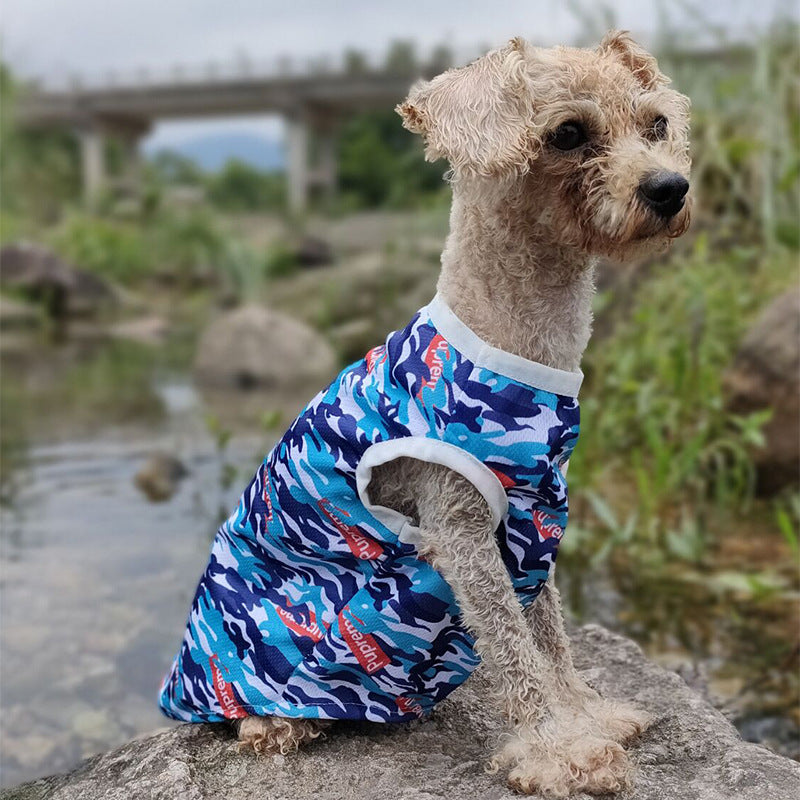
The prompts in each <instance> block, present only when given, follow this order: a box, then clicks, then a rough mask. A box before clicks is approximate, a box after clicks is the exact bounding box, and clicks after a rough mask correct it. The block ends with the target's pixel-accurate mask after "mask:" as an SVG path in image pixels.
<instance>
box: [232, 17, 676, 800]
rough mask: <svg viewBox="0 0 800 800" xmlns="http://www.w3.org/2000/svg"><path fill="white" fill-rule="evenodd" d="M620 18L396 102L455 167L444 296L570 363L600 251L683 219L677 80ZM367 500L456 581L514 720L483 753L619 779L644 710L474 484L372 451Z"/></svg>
mask: <svg viewBox="0 0 800 800" xmlns="http://www.w3.org/2000/svg"><path fill="white" fill-rule="evenodd" d="M668 82H669V81H668V79H667V78H666V77H665V76H664V75H663V74H662V73H661V72H660V71H659V68H658V66H657V64H656V61H655V59H654V58H653V57H652V56H651V55H649V54H648V53H647V52H645V50H643V49H642V48H641V47H640V46H639V45H637V44H636V43H635V42H634V41H633V40H632V39H631V38H630V36H629V35H628V34H627V33H620V32H613V33H610V34H609V35H607V36H606V37H605V38H604V40H603V41H602V43H601V44H600V46H599V47H598V48H597V49H596V50H583V49H573V48H566V47H558V48H554V49H540V48H536V47H532V46H530V45H529V44H527V43H526V42H524V41H523V40H521V39H514V40H513V41H511V42H510V43H509V44H508V45H507V46H506V47H503V48H501V49H499V50H495V51H493V52H490V53H489V54H487V55H485V56H483V57H482V58H480V59H478V60H477V61H475V62H473V63H472V64H470V65H468V66H466V67H463V68H461V69H454V70H449V71H447V72H445V73H444V74H442V75H440V76H439V77H437V78H435V79H433V80H432V81H430V82H427V83H421V84H418V85H416V86H414V87H413V88H412V90H411V93H410V95H409V97H408V99H407V100H406V102H405V103H403V104H402V105H400V106H399V107H398V111H399V113H400V114H401V116H402V118H403V123H404V125H405V127H407V128H408V129H409V130H411V131H414V132H416V133H420V134H422V135H423V136H424V138H425V143H426V155H427V158H428V159H430V160H434V159H438V158H445V159H447V160H448V161H449V163H450V166H451V168H452V177H451V182H452V188H453V205H452V213H451V220H450V234H449V236H448V238H447V244H446V247H445V250H444V253H443V255H442V272H441V276H440V279H439V284H438V291H439V295H440V296H441V297H442V298H443V299H444V301H445V302H446V303H447V305H448V306H449V307H450V309H452V311H453V312H454V313H455V314H456V315H457V316H458V317H459V318H460V320H461V321H462V322H463V323H465V324H466V325H467V326H468V327H469V328H471V329H472V331H474V332H475V333H476V334H477V335H478V336H479V337H481V339H483V340H484V341H485V342H488V343H489V344H491V345H493V346H494V347H496V348H499V349H501V350H503V351H506V352H508V353H512V354H515V355H517V356H520V357H522V358H524V359H528V360H530V361H535V362H539V363H541V364H544V365H547V366H549V367H552V368H555V369H559V370H567V371H577V370H578V369H579V365H580V361H581V355H582V353H583V351H584V349H585V347H586V344H587V341H588V339H589V335H590V329H591V299H592V294H593V267H594V263H595V259H596V257H598V256H607V257H610V258H613V259H617V260H620V261H623V260H625V261H627V260H630V259H633V258H636V257H640V256H642V255H644V254H647V253H651V252H654V251H658V250H662V249H664V248H665V247H666V246H667V245H668V244H669V242H670V241H671V240H672V239H673V238H675V237H677V236H679V235H681V234H682V233H683V232H684V231H685V230H686V228H687V225H688V223H689V213H690V202H689V197H688V196H687V190H688V180H687V179H688V173H689V167H690V160H689V147H688V109H689V102H688V100H687V98H686V97H684V96H682V95H680V94H678V93H677V92H675V91H673V90H671V89H669V88H667V84H668ZM370 493H371V496H372V501H373V502H374V503H375V504H377V505H380V506H385V507H387V508H391V509H396V510H397V511H400V512H402V513H404V514H407V515H409V516H411V517H413V518H414V519H415V520H416V521H417V523H418V526H419V531H420V537H421V538H420V545H419V549H420V553H421V554H422V555H423V556H424V557H425V558H427V559H428V560H429V561H430V562H431V563H432V564H433V565H434V566H435V568H436V569H437V570H438V571H439V572H440V573H441V575H442V576H444V578H445V580H446V581H447V583H448V584H449V586H450V587H451V588H452V592H453V594H454V596H455V598H456V600H457V603H458V606H459V608H460V611H461V614H462V620H463V624H464V625H465V626H466V628H467V630H468V631H469V632H470V633H471V634H472V636H473V637H474V640H475V649H476V651H477V652H478V653H479V654H480V656H481V658H482V659H483V661H484V662H486V663H487V666H488V667H489V669H490V670H491V675H492V680H493V684H494V690H495V694H496V697H497V700H498V702H499V705H500V708H501V709H502V713H503V715H504V717H505V719H506V721H507V724H508V731H509V733H508V736H507V737H506V740H505V742H504V744H503V746H502V749H501V750H500V751H499V752H497V753H496V754H495V755H494V757H493V759H492V762H491V763H492V765H493V767H494V768H495V769H500V768H508V769H509V778H508V780H509V784H510V785H511V786H512V787H513V788H515V789H517V790H519V791H521V792H526V793H532V792H535V791H540V792H541V793H543V794H545V795H547V796H552V797H565V796H567V795H569V794H572V793H575V792H579V791H587V792H592V793H604V792H614V791H618V790H620V789H622V788H623V787H625V786H627V785H628V783H629V781H630V767H629V761H628V758H627V755H626V753H625V751H624V749H623V746H622V745H624V744H625V743H627V742H629V741H631V740H632V739H634V738H635V737H636V736H637V735H638V734H639V733H640V732H641V731H642V730H643V729H644V728H645V727H646V726H647V724H648V716H647V714H646V713H645V712H644V711H641V710H637V709H635V708H631V707H628V706H624V705H621V704H618V703H614V702H610V701H606V700H604V699H602V698H601V697H600V696H599V695H598V694H597V693H596V692H595V691H594V690H593V689H591V688H589V687H588V686H587V685H586V684H585V683H584V682H583V680H582V679H581V678H580V676H579V675H578V674H577V672H576V670H575V669H574V667H573V664H572V659H571V656H570V649H569V644H568V640H567V637H566V635H565V632H564V626H563V622H562V616H561V607H560V600H559V595H558V591H557V590H556V588H555V586H554V585H553V583H552V578H551V579H550V580H549V581H548V583H547V585H546V586H545V588H544V589H543V590H542V592H541V594H540V596H539V598H538V599H537V600H536V602H534V603H533V604H532V605H531V606H530V608H529V609H528V610H527V611H523V608H522V606H521V604H520V602H519V600H518V599H517V596H516V595H515V591H514V588H513V586H512V583H511V579H510V577H509V573H508V571H507V569H506V567H505V565H504V563H503V560H502V558H501V554H500V551H499V548H498V545H497V542H496V539H495V531H494V521H493V516H492V513H491V509H490V508H489V506H488V504H487V502H486V499H485V497H484V495H483V494H481V493H480V492H479V491H477V490H476V488H475V486H474V485H473V483H472V482H470V481H469V480H467V479H466V478H465V477H463V476H462V475H461V474H459V473H458V472H455V471H453V470H451V469H449V468H448V467H445V466H441V465H435V464H430V463H423V462H420V461H416V460H414V459H411V458H407V457H400V458H397V459H396V460H394V461H392V462H390V463H387V464H383V465H381V466H379V467H376V469H375V472H374V475H373V479H372V485H371V489H370ZM325 724H326V723H324V722H320V721H315V720H307V719H306V720H292V719H283V718H279V717H258V716H249V717H246V718H245V719H243V720H242V721H241V723H240V725H239V737H240V740H241V741H242V742H243V743H244V744H247V745H251V746H253V747H254V748H255V749H256V750H258V751H261V750H273V751H274V750H279V751H281V752H286V751H288V750H290V749H294V748H296V747H297V746H299V745H300V744H301V743H302V742H305V741H308V740H311V739H314V738H316V737H317V736H318V735H319V734H320V731H321V729H322V727H323V726H324V725H325Z"/></svg>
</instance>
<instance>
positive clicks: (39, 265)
mask: <svg viewBox="0 0 800 800" xmlns="http://www.w3.org/2000/svg"><path fill="white" fill-rule="evenodd" d="M0 284H2V286H3V287H5V288H8V289H14V290H17V291H21V292H23V293H25V294H26V295H28V296H29V297H30V298H32V299H34V300H36V301H38V302H40V303H42V304H43V305H44V306H45V308H46V309H47V313H48V314H49V316H51V317H53V318H60V317H64V316H68V315H69V316H81V315H88V314H95V313H98V312H100V311H102V310H104V309H106V308H109V307H113V306H116V305H118V304H119V298H118V296H117V294H116V292H115V290H114V289H113V288H112V286H111V285H110V284H109V283H107V282H106V281H104V280H103V279H102V278H99V277H98V276H97V275H94V274H92V273H91V272H87V271H85V270H80V269H76V268H75V267H73V266H71V265H70V264H67V262H66V261H64V260H63V259H61V258H59V256H57V255H56V254H55V253H53V252H52V251H51V250H48V249H47V248H46V247H43V246H42V245H39V244H33V243H31V242H16V243H12V244H7V245H5V246H4V247H3V248H2V249H0Z"/></svg>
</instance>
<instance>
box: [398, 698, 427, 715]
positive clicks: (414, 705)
mask: <svg viewBox="0 0 800 800" xmlns="http://www.w3.org/2000/svg"><path fill="white" fill-rule="evenodd" d="M395 702H396V703H397V707H398V708H399V709H400V710H401V711H402V712H403V713H404V714H414V715H415V716H417V717H423V716H425V711H424V710H423V708H422V706H421V705H420V704H419V703H418V702H417V701H416V700H415V699H414V698H413V697H398V698H397V699H396V700H395Z"/></svg>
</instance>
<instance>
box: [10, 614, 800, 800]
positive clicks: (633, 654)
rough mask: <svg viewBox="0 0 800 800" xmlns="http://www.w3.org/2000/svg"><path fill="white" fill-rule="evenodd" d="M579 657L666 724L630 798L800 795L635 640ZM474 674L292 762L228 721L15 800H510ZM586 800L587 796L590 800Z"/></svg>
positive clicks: (789, 778) (159, 736) (603, 641)
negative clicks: (412, 712) (448, 691)
mask: <svg viewBox="0 0 800 800" xmlns="http://www.w3.org/2000/svg"><path fill="white" fill-rule="evenodd" d="M574 648H575V658H576V663H577V665H578V667H579V668H580V669H582V670H584V671H585V672H584V674H585V676H586V678H587V679H588V680H589V681H590V682H591V683H592V684H594V685H595V686H597V687H598V688H599V689H600V690H601V691H602V692H603V693H604V694H605V695H606V696H608V697H617V698H625V699H628V700H632V701H634V702H636V703H639V704H641V705H642V706H644V707H646V708H647V709H648V710H650V711H651V712H652V713H653V714H654V715H655V716H656V722H655V723H654V725H653V726H652V727H651V728H650V730H649V731H648V732H647V733H646V734H645V736H644V737H643V739H642V741H641V743H640V745H639V746H638V747H636V748H634V749H633V750H632V751H631V752H632V756H633V758H634V760H635V762H636V764H637V766H638V774H637V779H636V786H635V788H634V789H633V790H632V791H630V792H628V793H626V794H625V795H620V800H732V799H733V798H736V799H737V800H796V798H797V797H798V795H799V794H800V764H797V763H796V762H794V761H791V760H789V759H786V758H783V757H781V756H778V755H775V754H774V753H772V752H770V751H769V750H766V749H765V748H763V747H759V746H758V745H754V744H748V743H746V742H743V741H742V740H741V739H740V738H739V736H738V734H737V732H736V730H735V729H734V727H733V726H732V725H731V724H730V723H729V722H728V721H727V720H726V719H725V717H724V716H723V715H722V714H720V713H719V712H718V711H715V710H714V709H713V708H712V707H711V706H710V705H708V703H706V702H705V701H704V700H703V699H702V698H701V697H700V696H699V695H697V694H696V693H695V692H693V691H692V690H691V689H690V688H689V687H688V686H687V685H686V684H685V683H684V681H683V680H682V679H681V678H679V677H678V676H677V675H675V674H674V673H671V672H667V671H666V670H663V669H661V668H660V667H657V666H656V665H655V664H652V663H651V662H649V661H647V659H646V658H645V657H644V656H643V654H642V652H641V650H639V648H638V647H637V646H636V645H635V644H634V643H633V642H631V641H629V640H627V639H624V638H622V637H620V636H617V635H615V634H612V633H610V632H608V631H606V630H605V629H603V628H600V627H598V626H594V625H590V626H586V627H585V628H582V629H581V630H580V631H578V632H577V634H576V636H575V637H574ZM483 680H484V679H483V678H482V676H481V675H480V674H478V675H475V676H474V677H473V678H472V679H471V680H470V681H469V682H468V683H467V684H466V685H465V686H464V687H463V688H462V689H460V690H459V691H457V692H455V694H454V695H453V696H452V698H451V699H449V700H447V701H445V702H444V703H443V704H442V705H441V706H440V707H439V708H438V709H437V710H436V711H435V712H434V715H433V716H432V718H431V719H430V720H429V721H427V722H424V723H423V722H421V723H412V724H410V725H400V726H392V725H387V726H382V725H371V724H368V723H362V724H340V725H339V726H338V727H337V728H335V729H334V732H333V733H332V735H331V736H330V737H329V738H328V739H327V740H325V741H321V742H317V743H314V745H312V746H311V747H309V748H308V749H306V750H305V751H303V752H301V753H299V754H296V755H292V756H287V757H283V756H273V757H261V758H259V757H256V756H254V755H252V754H247V753H238V752H237V749H236V744H235V742H234V739H233V737H232V735H231V733H230V731H229V729H228V728H227V726H214V725H183V726H180V727H177V728H173V729H170V730H167V731H165V732H162V733H156V734H153V735H150V736H145V737H140V738H139V739H135V740H134V741H132V742H130V743H128V744H127V745H125V746H123V747H121V748H119V749H117V750H115V751H113V752H111V753H107V754H106V755H102V756H96V757H94V758H92V759H89V760H88V761H85V762H84V763H83V764H81V765H80V766H78V767H76V768H75V769H74V770H73V771H72V772H70V773H68V774H66V775H60V776H55V777H51V778H45V779H42V780H39V781H34V782H32V783H28V784H24V785H22V786H19V787H17V788H16V789H11V790H8V791H6V792H5V793H3V795H2V797H3V798H4V800H44V798H48V800H78V798H80V800H184V799H185V800H205V799H206V798H208V799H209V800H211V798H227V799H228V800H252V799H253V798H264V800H311V798H314V800H356V799H358V800H385V798H392V800H395V799H397V800H445V799H446V800H462V799H464V800H466V799H467V798H469V799H470V800H471V799H472V798H481V799H482V800H512V798H515V797H519V795H516V794H514V793H513V792H511V791H510V790H509V789H507V788H506V787H505V785H504V782H503V777H502V776H501V775H487V774H486V773H485V772H484V771H483V764H484V762H485V760H486V756H487V753H488V752H489V747H490V746H491V741H492V740H493V739H494V738H495V737H496V735H497V733H498V728H497V727H496V726H497V723H496V720H495V715H494V714H492V713H489V712H488V711H487V701H486V699H485V698H486V690H485V684H484V682H483ZM582 797H585V796H582Z"/></svg>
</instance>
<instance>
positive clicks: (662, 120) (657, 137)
mask: <svg viewBox="0 0 800 800" xmlns="http://www.w3.org/2000/svg"><path fill="white" fill-rule="evenodd" d="M668 131H669V122H668V121H667V118H666V117H664V116H662V115H661V114H659V115H658V116H657V117H656V118H655V119H654V120H653V121H652V123H651V124H650V127H649V128H648V129H647V138H648V139H650V141H651V142H661V141H663V140H664V139H666V138H667V132H668Z"/></svg>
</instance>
